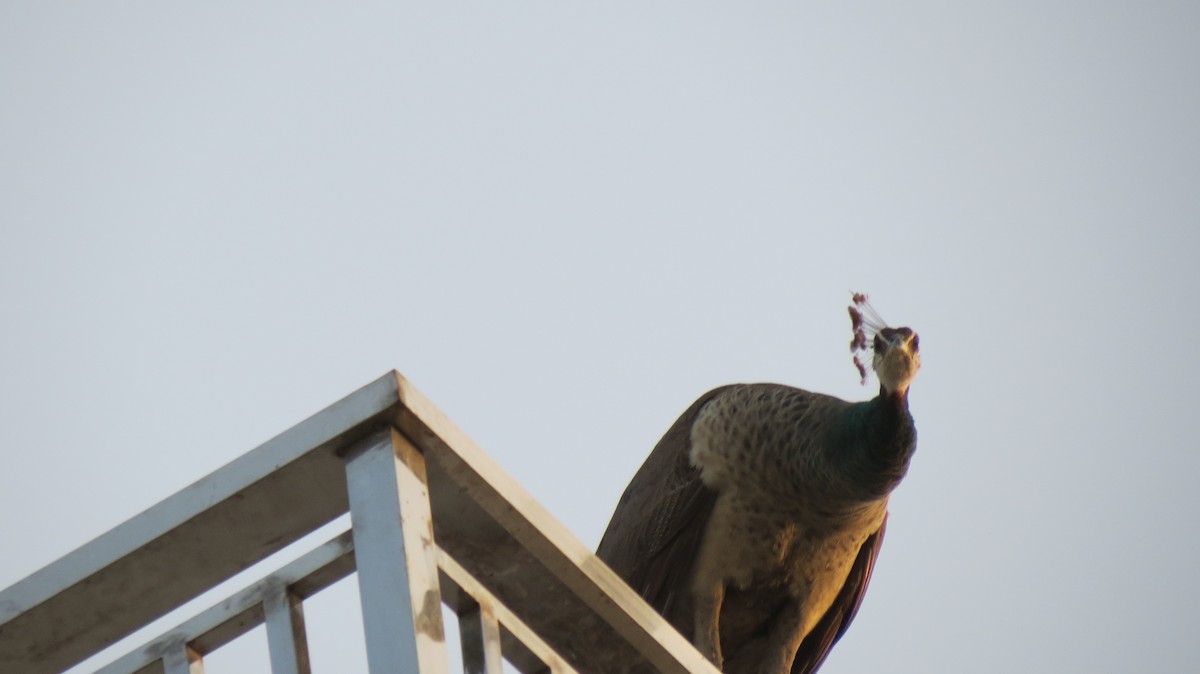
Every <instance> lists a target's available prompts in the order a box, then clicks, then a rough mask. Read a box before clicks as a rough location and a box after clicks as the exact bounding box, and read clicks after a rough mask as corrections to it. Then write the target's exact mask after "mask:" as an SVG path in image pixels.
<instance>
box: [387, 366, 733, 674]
mask: <svg viewBox="0 0 1200 674" xmlns="http://www.w3.org/2000/svg"><path fill="white" fill-rule="evenodd" d="M398 382H399V385H398V390H399V392H400V397H401V401H402V405H400V407H399V408H398V410H397V411H398V415H397V417H396V418H395V420H394V421H395V423H396V425H397V426H398V427H399V428H400V429H401V430H402V431H403V432H404V434H405V435H407V436H408V437H409V438H411V439H412V440H413V442H414V444H416V445H417V447H419V448H420V449H421V450H422V451H423V452H424V453H425V455H426V456H427V457H428V458H429V461H428V462H427V470H428V473H429V484H430V493H431V497H432V501H433V512H434V526H435V530H434V533H435V535H436V537H437V540H438V543H439V545H440V546H441V547H442V548H443V549H444V550H446V551H447V552H448V553H449V554H450V556H452V557H454V558H455V560H457V561H458V562H459V563H461V564H462V566H463V567H464V568H465V569H466V570H467V571H468V572H469V573H470V574H471V575H473V576H475V577H476V578H477V579H479V581H480V582H481V583H482V584H483V585H484V586H485V587H487V589H488V590H489V591H490V592H492V593H493V594H494V595H495V596H496V597H497V598H498V599H499V600H500V602H502V603H504V604H505V605H506V606H508V608H509V609H510V610H512V612H513V613H514V614H516V615H517V616H519V617H520V618H521V619H522V620H523V621H525V622H526V623H527V624H528V625H529V626H530V627H531V628H533V630H534V631H536V632H537V633H538V634H540V635H541V636H542V637H543V638H544V639H545V640H546V642H547V643H548V644H549V645H550V646H551V648H553V649H554V651H556V652H557V653H558V654H559V655H560V656H562V658H563V659H564V660H566V661H567V662H568V663H570V664H571V665H572V666H573V667H575V668H576V669H578V670H579V671H581V672H597V673H598V674H615V673H619V672H631V673H632V672H645V673H646V674H650V673H652V672H663V673H667V674H718V673H717V669H716V668H715V667H713V666H712V663H710V662H709V661H708V660H707V659H705V658H704V656H702V655H700V653H699V651H697V650H696V649H695V648H693V647H692V645H691V644H690V643H688V641H687V640H686V639H684V638H683V636H682V635H680V634H679V632H677V631H676V630H675V629H674V628H673V627H671V626H670V625H669V624H668V623H667V622H666V621H664V620H663V619H662V617H661V616H660V615H659V614H658V613H657V612H655V611H654V609H653V608H651V607H650V605H649V604H647V603H646V602H645V601H643V600H642V598H641V597H639V596H637V594H636V593H635V592H633V590H632V589H630V588H629V586H628V585H626V584H625V582H624V581H622V580H621V579H620V578H619V577H618V576H617V575H616V574H615V573H613V571H612V570H611V569H609V568H608V566H607V565H605V564H604V563H603V562H602V561H600V559H599V558H597V557H596V556H595V555H594V554H593V553H592V552H591V550H589V549H588V548H586V547H585V546H584V545H583V544H582V543H581V542H580V541H579V540H578V539H577V538H575V536H574V535H572V534H571V533H570V532H569V531H568V530H567V529H566V528H565V527H564V526H563V525H562V524H561V523H560V522H558V521H557V520H556V519H554V517H552V516H551V515H550V513H549V512H547V511H546V510H545V508H543V507H542V506H541V505H540V504H538V503H537V502H536V501H535V500H534V499H533V497H531V496H530V495H529V493H528V492H526V491H525V490H524V489H523V488H522V487H521V486H520V485H519V484H517V483H516V481H515V480H513V479H512V478H511V477H510V476H509V475H508V474H507V473H505V472H504V471H503V470H502V469H501V468H500V467H499V466H497V465H496V464H495V462H494V461H493V460H492V459H491V458H490V457H488V456H487V455H486V454H484V452H483V451H482V450H481V449H479V447H478V446H476V445H475V444H474V443H473V442H472V441H471V440H470V439H469V438H467V437H466V435H464V434H463V433H462V431H460V430H459V429H458V428H457V427H456V426H455V425H454V424H453V423H452V422H451V421H450V420H449V419H447V418H446V417H445V416H444V415H443V414H442V413H441V412H440V411H439V410H438V409H437V408H436V407H434V406H433V405H432V404H431V403H430V402H429V401H428V400H427V399H426V398H425V397H424V396H423V395H421V393H420V392H419V391H417V390H416V389H415V388H413V387H412V386H411V385H410V384H408V382H407V381H405V380H404V379H402V378H401V379H398ZM464 495H465V496H467V497H468V498H463V496H464ZM442 513H445V515H443V514H442ZM502 622H503V621H502ZM564 626H569V629H566V628H565V627H564Z"/></svg>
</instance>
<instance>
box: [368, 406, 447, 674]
mask: <svg viewBox="0 0 1200 674" xmlns="http://www.w3.org/2000/svg"><path fill="white" fill-rule="evenodd" d="M346 481H347V483H348V484H349V491H350V522H351V525H352V531H353V533H354V559H355V563H356V564H357V567H358V587H359V593H360V596H361V599H362V613H363V631H364V633H365V634H366V639H367V664H368V666H369V667H370V670H371V672H372V673H373V674H384V673H386V672H421V674H448V673H449V664H448V660H447V658H446V648H445V642H446V637H445V631H444V629H443V627H442V597H441V591H440V589H439V587H438V570H437V559H436V558H435V556H434V547H433V546H434V541H433V522H432V519H431V515H430V512H429V491H428V488H427V487H426V477H425V458H424V457H423V456H421V453H420V452H419V451H417V449H416V447H413V446H412V443H410V442H409V441H408V439H407V438H405V437H404V436H402V435H400V433H399V432H397V431H396V430H395V429H388V430H387V431H385V432H383V433H381V434H380V435H379V436H378V437H377V439H375V440H374V441H373V442H371V443H370V445H369V446H368V447H367V449H365V450H363V451H362V452H361V453H359V454H356V455H353V456H351V458H350V460H349V461H348V462H347V463H346Z"/></svg>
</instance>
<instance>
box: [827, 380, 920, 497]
mask: <svg viewBox="0 0 1200 674" xmlns="http://www.w3.org/2000/svg"><path fill="white" fill-rule="evenodd" d="M845 422H846V423H844V424H842V425H841V426H842V428H841V431H840V433H839V434H838V435H839V436H840V437H838V438H837V441H835V442H833V443H831V451H833V452H835V453H836V454H835V456H834V457H831V458H832V459H834V462H835V463H836V464H837V465H839V466H840V468H841V470H840V472H842V473H843V475H844V476H845V477H846V478H847V483H848V484H850V485H854V487H855V491H856V492H858V494H857V496H858V497H859V498H861V499H863V500H865V501H869V500H876V499H880V498H885V497H886V496H887V495H888V494H890V493H891V491H892V490H893V489H895V488H896V486H897V485H898V484H900V480H901V479H903V478H904V474H905V473H907V472H908V463H909V460H910V459H912V455H913V452H914V451H915V450H916V447H917V430H916V427H915V426H914V425H913V419H912V415H911V414H909V412H908V397H907V396H906V395H896V394H889V393H887V392H885V391H880V394H879V395H878V396H876V397H875V398H873V399H871V400H868V401H865V402H861V403H856V404H854V405H852V406H851V407H850V408H849V409H848V410H847V412H846V419H845Z"/></svg>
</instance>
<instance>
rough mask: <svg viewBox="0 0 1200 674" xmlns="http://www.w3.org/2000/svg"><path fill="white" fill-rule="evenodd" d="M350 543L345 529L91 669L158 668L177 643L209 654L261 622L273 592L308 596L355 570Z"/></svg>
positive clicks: (112, 672)
mask: <svg viewBox="0 0 1200 674" xmlns="http://www.w3.org/2000/svg"><path fill="white" fill-rule="evenodd" d="M353 551H354V545H353V542H352V540H351V534H350V532H349V531H347V532H345V533H343V534H341V535H340V536H337V537H336V538H334V539H333V540H331V541H329V542H327V543H325V544H324V545H321V546H319V547H317V548H315V549H314V550H312V551H311V552H308V553H307V554H305V555H304V556H302V557H300V558H299V559H296V560H295V561H293V562H291V563H289V564H287V565H286V566H284V567H283V568H281V569H279V570H278V571H276V572H274V573H272V574H271V575H269V576H267V577H266V578H263V579H262V580H260V581H258V582H256V583H254V584H253V585H251V586H250V587H248V588H246V589H244V590H242V591H240V592H238V593H236V594H234V595H233V596H231V597H229V598H228V599H225V600H224V601H222V602H220V603H218V604H216V605H214V606H212V607H210V608H208V609H206V610H205V611H202V612H201V613H199V614H197V615H196V616H195V617H193V618H191V619H189V620H187V621H186V622H184V623H182V624H180V625H178V626H177V627H175V628H174V629H171V630H169V631H167V632H166V633H165V634H163V635H162V636H161V637H158V638H157V639H154V640H152V641H150V642H149V643H146V644H144V645H142V646H140V647H138V648H136V649H134V650H133V651H130V652H129V653H128V654H126V655H125V656H124V657H122V658H120V659H118V660H116V661H114V662H112V663H111V664H109V665H107V666H105V667H103V668H101V669H99V670H97V672H96V674H128V673H129V672H139V673H140V672H143V671H144V672H146V674H149V673H150V672H161V671H162V669H161V666H160V665H158V664H156V663H159V662H160V661H161V660H162V658H163V657H164V656H165V655H166V654H168V653H171V652H173V651H175V650H177V649H178V648H179V647H180V645H181V644H190V645H191V647H192V649H193V650H194V651H195V652H197V653H211V652H213V651H214V650H216V649H217V648H220V647H221V646H224V645H225V644H227V643H229V642H230V641H233V640H234V639H236V638H238V637H240V636H242V635H243V634H245V633H246V632H249V631H250V630H252V629H254V628H255V627H257V626H258V625H261V624H262V623H263V620H264V618H265V614H264V611H263V603H264V602H265V601H266V600H267V598H268V597H270V596H271V595H273V594H276V593H278V592H281V591H283V590H284V589H285V588H291V594H292V595H294V596H295V597H296V598H297V599H301V598H305V597H310V596H312V595H313V594H315V593H316V592H318V591H320V590H322V589H324V588H325V587H328V586H329V585H332V584H333V583H336V582H337V581H339V580H341V579H342V578H345V577H346V576H347V575H348V574H350V573H353V571H354V554H353Z"/></svg>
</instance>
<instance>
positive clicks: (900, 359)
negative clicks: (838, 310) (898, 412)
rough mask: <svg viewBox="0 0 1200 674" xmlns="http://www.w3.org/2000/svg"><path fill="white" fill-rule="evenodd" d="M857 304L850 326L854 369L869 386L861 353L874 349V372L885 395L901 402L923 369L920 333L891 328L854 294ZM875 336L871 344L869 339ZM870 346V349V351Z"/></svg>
mask: <svg viewBox="0 0 1200 674" xmlns="http://www.w3.org/2000/svg"><path fill="white" fill-rule="evenodd" d="M853 299H854V304H853V305H851V306H850V324H851V328H853V330H854V339H852V340H850V352H851V353H853V354H854V366H855V367H857V368H858V373H859V375H861V376H862V383H864V384H866V383H867V368H866V366H865V365H864V364H863V362H862V360H861V359H860V358H859V353H863V354H864V355H865V352H866V351H867V349H868V348H870V349H871V351H872V354H871V369H872V370H874V371H875V376H877V377H879V384H880V386H882V387H883V391H884V393H887V394H889V395H896V396H899V397H901V398H903V397H905V396H906V395H908V387H909V384H911V383H912V380H913V379H914V378H915V377H916V376H917V370H919V369H921V353H920V351H919V350H918V348H919V341H918V339H917V333H916V332H914V331H913V330H912V328H892V327H888V324H887V322H886V321H884V320H883V318H882V317H880V315H879V313H878V312H877V311H875V309H874V307H872V306H871V305H870V303H868V302H867V296H866V295H864V294H862V293H854V298H853ZM868 334H870V335H872V339H871V340H870V341H869V342H868V339H867V335H868ZM868 344H870V346H869V347H868Z"/></svg>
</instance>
